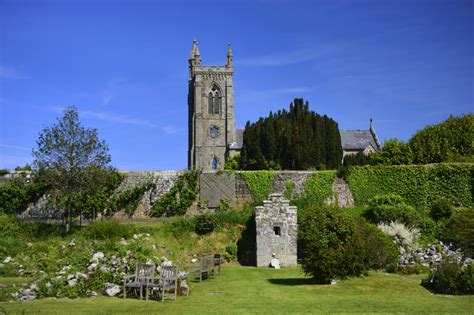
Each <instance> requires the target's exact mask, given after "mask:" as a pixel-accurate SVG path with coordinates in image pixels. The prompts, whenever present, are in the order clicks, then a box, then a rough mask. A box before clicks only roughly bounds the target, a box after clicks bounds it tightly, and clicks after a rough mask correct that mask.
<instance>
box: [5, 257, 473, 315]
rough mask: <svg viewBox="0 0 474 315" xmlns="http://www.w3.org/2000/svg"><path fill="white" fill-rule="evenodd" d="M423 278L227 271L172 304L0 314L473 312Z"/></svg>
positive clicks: (110, 301) (113, 303) (91, 304)
mask: <svg viewBox="0 0 474 315" xmlns="http://www.w3.org/2000/svg"><path fill="white" fill-rule="evenodd" d="M421 278H422V277H421V276H401V275H395V274H387V273H376V272H373V273H370V276H368V277H361V278H351V279H349V280H346V281H343V282H341V283H339V284H336V285H313V284H310V283H309V281H308V280H307V279H306V278H305V277H304V276H303V274H302V273H301V270H300V269H297V268H295V269H281V270H273V269H267V268H253V267H240V266H226V267H225V268H224V269H223V272H222V275H220V276H218V277H216V278H210V279H207V280H205V281H203V282H202V283H193V284H192V291H191V295H190V296H188V297H182V296H180V297H178V300H177V301H176V302H173V301H166V302H165V303H161V302H156V301H138V300H136V299H126V300H123V299H121V298H106V297H100V298H96V299H87V298H84V299H75V300H68V299H57V300H56V299H42V300H38V301H32V302H24V303H18V302H2V303H0V314H2V311H3V312H5V311H6V313H7V314H77V313H83V314H125V313H128V314H137V313H141V314H158V313H161V314H203V313H224V314H229V313H240V314H248V313H269V314H272V313H273V314H274V313H278V314H294V313H321V312H324V313H334V312H339V313H340V312H345V313H354V312H357V313H359V312H366V313H367V312H383V313H427V314H428V313H429V314H433V313H466V314H467V313H471V314H472V312H473V311H474V296H439V295H433V294H431V293H430V292H428V291H427V290H425V289H424V288H423V287H421V286H420V285H419V283H420V279H421Z"/></svg>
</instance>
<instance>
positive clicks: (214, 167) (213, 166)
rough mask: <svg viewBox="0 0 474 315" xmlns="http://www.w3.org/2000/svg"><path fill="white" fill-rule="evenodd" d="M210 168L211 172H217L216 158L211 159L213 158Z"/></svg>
mask: <svg viewBox="0 0 474 315" xmlns="http://www.w3.org/2000/svg"><path fill="white" fill-rule="evenodd" d="M211 167H212V170H213V171H215V170H217V158H216V157H213V158H212V165H211Z"/></svg>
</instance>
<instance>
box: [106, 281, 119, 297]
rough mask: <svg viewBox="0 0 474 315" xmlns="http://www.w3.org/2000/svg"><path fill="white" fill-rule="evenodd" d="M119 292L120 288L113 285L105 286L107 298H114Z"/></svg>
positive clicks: (107, 284)
mask: <svg viewBox="0 0 474 315" xmlns="http://www.w3.org/2000/svg"><path fill="white" fill-rule="evenodd" d="M120 291H121V289H120V286H119V285H116V284H113V283H106V284H105V294H107V295H108V296H116V295H117V294H119V293H120Z"/></svg>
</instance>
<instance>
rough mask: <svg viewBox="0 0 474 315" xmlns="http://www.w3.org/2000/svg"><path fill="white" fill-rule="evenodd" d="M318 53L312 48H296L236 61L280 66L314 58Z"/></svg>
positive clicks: (264, 65) (262, 65) (242, 64)
mask: <svg viewBox="0 0 474 315" xmlns="http://www.w3.org/2000/svg"><path fill="white" fill-rule="evenodd" d="M316 57H317V54H315V53H314V52H312V51H310V50H306V49H305V50H296V51H290V52H287V53H284V54H269V55H264V56H258V57H250V58H244V59H241V60H238V61H236V62H235V63H236V64H237V65H241V66H261V67H280V66H287V65H293V64H297V63H302V62H306V61H310V60H313V59H315V58H316Z"/></svg>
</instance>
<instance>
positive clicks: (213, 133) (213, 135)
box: [209, 126, 219, 138]
mask: <svg viewBox="0 0 474 315" xmlns="http://www.w3.org/2000/svg"><path fill="white" fill-rule="evenodd" d="M209 134H210V136H211V138H217V136H218V135H219V128H218V127H217V126H212V127H211V130H210V131H209Z"/></svg>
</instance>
